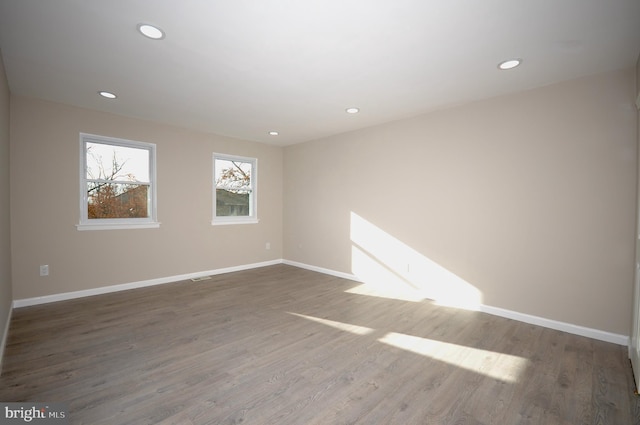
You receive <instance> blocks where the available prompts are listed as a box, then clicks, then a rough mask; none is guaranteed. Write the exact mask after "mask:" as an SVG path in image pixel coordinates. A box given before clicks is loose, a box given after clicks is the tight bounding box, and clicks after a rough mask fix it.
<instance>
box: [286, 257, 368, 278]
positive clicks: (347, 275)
mask: <svg viewBox="0 0 640 425" xmlns="http://www.w3.org/2000/svg"><path fill="white" fill-rule="evenodd" d="M282 263H283V264H288V265H290V266H294V267H298V268H301V269H307V270H311V271H314V272H318V273H323V274H328V275H331V276H336V277H340V278H342V279H348V280H355V281H356V282H360V279H358V277H357V276H356V275H354V274H351V273H344V272H338V271H335V270H331V269H325V268H324V267H318V266H312V265H310V264H305V263H298V262H297V261H291V260H282Z"/></svg>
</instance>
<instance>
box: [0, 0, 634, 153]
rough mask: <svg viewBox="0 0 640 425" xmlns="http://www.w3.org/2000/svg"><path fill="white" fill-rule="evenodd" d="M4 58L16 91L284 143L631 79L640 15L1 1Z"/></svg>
mask: <svg viewBox="0 0 640 425" xmlns="http://www.w3.org/2000/svg"><path fill="white" fill-rule="evenodd" d="M141 22H146V23H152V24H155V25H158V26H159V27H161V28H162V29H163V30H164V31H165V33H166V37H165V38H164V39H163V40H160V41H155V40H150V39H148V38H145V37H143V36H142V35H140V34H139V33H138V32H137V30H136V26H137V24H138V23H141ZM0 49H1V50H2V56H3V59H4V63H5V68H6V71H7V78H8V80H9V87H10V90H11V92H12V93H15V94H19V95H25V96H33V97H38V98H43V99H48V100H52V101H55V102H60V103H65V104H71V105H77V106H81V107H86V108H91V109H97V110H103V111H107V112H112V113H116V114H121V115H127V116H134V117H139V118H144V119H149V120H154V121H161V122H165V123H169V124H174V125H178V126H182V127H187V128H190V129H195V130H200V131H206V132H212V133H217V134H221V135H226V136H232V137H237V138H241V139H246V140H254V141H260V142H265V143H272V144H278V145H288V144H293V143H299V142H304V141H307V140H312V139H317V138H321V137H325V136H328V135H332V134H337V133H342V132H346V131H351V130H355V129H358V128H362V127H367V126H371V125H376V124H380V123H383V122H388V121H393V120H397V119H401V118H405V117H410V116H415V115H419V114H421V113H425V112H428V111H431V110H434V109H438V108H443V107H448V106H451V105H455V104H460V103H465V102H470V101H473V100H478V99H483V98H488V97H493V96H499V95H503V94H507V93H512V92H517V91H522V90H526V89H530V88H534V87H538V86H542V85H547V84H551V83H554V82H559V81H563V80H568V79H573V78H576V77H579V76H583V75H589V74H595V73H600V72H605V71H609V70H614V69H620V68H625V67H631V66H633V65H634V64H635V61H636V59H637V57H638V54H639V53H640V1H638V0H482V1H479V0H440V1H435V0H434V1H429V0H385V1H382V0H225V1H217V0H108V1H105V0H0ZM511 57H518V58H522V59H523V64H522V65H521V66H520V67H518V68H516V69H513V70H510V71H499V70H498V69H497V64H498V63H499V62H500V61H502V60H504V59H507V58H511ZM99 90H109V91H112V92H114V93H116V94H117V95H118V98H117V99H115V100H106V99H103V98H101V97H100V96H98V95H97V92H98V91H99ZM350 106H357V107H359V108H360V110H361V112H360V113H359V114H354V115H350V114H347V113H345V109H346V108H347V107H350ZM272 130H276V131H278V132H279V133H280V135H279V136H276V137H274V136H270V135H269V134H268V132H269V131H272Z"/></svg>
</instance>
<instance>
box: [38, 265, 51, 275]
mask: <svg viewBox="0 0 640 425" xmlns="http://www.w3.org/2000/svg"><path fill="white" fill-rule="evenodd" d="M40 276H49V265H48V264H41V265H40Z"/></svg>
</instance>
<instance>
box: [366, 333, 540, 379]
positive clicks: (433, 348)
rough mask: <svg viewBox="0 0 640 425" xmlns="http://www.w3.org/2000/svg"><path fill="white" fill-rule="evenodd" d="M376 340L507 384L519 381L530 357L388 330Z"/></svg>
mask: <svg viewBox="0 0 640 425" xmlns="http://www.w3.org/2000/svg"><path fill="white" fill-rule="evenodd" d="M378 341H380V342H382V343H384V344H387V345H390V346H393V347H396V348H400V349H402V350H406V351H410V352H412V353H415V354H419V355H421V356H426V357H429V358H432V359H434V360H438V361H441V362H444V363H447V364H450V365H453V366H456V367H459V368H462V369H465V370H470V371H472V372H475V373H479V374H482V375H485V376H489V377H491V378H494V379H498V380H500V381H503V382H507V383H516V382H518V379H519V376H520V375H521V374H522V373H523V372H524V371H525V369H526V368H527V366H528V365H529V360H527V359H525V358H522V357H517V356H513V355H510V354H504V353H496V352H493V351H487V350H482V349H479V348H473V347H467V346H464V345H458V344H452V343H450V342H443V341H435V340H432V339H427V338H421V337H417V336H412V335H405V334H401V333H396V332H389V333H388V334H386V335H385V336H383V337H382V338H380V339H379V340H378Z"/></svg>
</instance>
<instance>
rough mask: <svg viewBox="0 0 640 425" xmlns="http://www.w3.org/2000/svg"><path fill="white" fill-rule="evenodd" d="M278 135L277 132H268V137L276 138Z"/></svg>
mask: <svg viewBox="0 0 640 425" xmlns="http://www.w3.org/2000/svg"><path fill="white" fill-rule="evenodd" d="M278 134H280V133H278V132H277V131H270V132H269V136H277V135H278Z"/></svg>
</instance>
